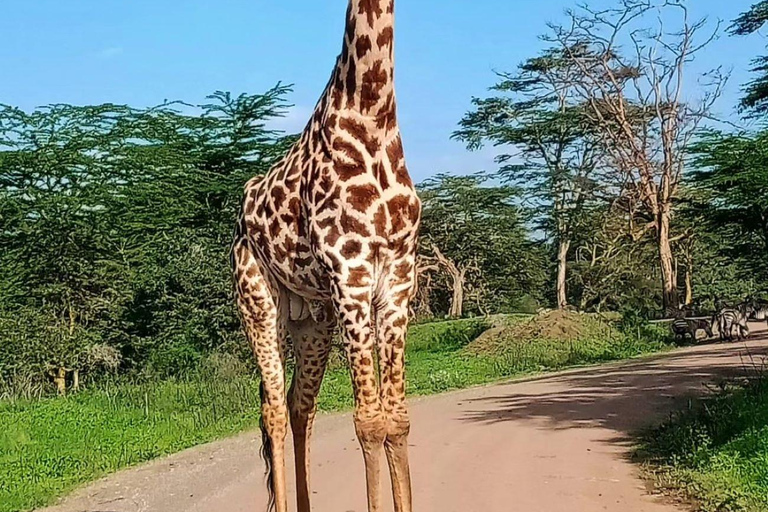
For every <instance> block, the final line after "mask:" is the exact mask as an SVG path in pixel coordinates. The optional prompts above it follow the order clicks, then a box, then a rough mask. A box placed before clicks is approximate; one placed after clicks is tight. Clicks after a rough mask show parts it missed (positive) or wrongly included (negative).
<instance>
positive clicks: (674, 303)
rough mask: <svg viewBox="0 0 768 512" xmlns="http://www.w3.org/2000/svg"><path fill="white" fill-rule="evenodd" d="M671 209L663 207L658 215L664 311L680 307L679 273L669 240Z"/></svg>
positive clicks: (657, 234) (657, 231) (657, 235)
mask: <svg viewBox="0 0 768 512" xmlns="http://www.w3.org/2000/svg"><path fill="white" fill-rule="evenodd" d="M669 217H670V215H669V211H667V209H666V208H665V207H663V206H662V207H661V211H660V212H659V215H658V227H657V230H656V241H657V244H658V249H659V264H660V266H661V285H662V293H663V299H664V311H665V312H669V311H674V310H677V309H678V308H679V305H680V302H679V298H678V296H677V275H676V274H675V265H674V257H673V256H672V245H671V244H670V242H669V220H670V219H669Z"/></svg>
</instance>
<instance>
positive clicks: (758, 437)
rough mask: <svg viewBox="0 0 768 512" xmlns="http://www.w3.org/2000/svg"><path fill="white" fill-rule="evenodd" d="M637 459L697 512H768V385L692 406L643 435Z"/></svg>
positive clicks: (725, 392) (751, 386)
mask: <svg viewBox="0 0 768 512" xmlns="http://www.w3.org/2000/svg"><path fill="white" fill-rule="evenodd" d="M637 455H638V457H639V458H640V459H641V460H643V461H645V462H646V464H647V467H648V468H649V470H650V472H651V474H652V476H653V478H654V479H655V480H656V481H657V483H658V484H659V486H660V487H661V488H662V489H665V490H666V491H668V492H671V493H674V494H676V495H680V496H682V497H684V498H687V499H690V500H692V501H693V502H694V503H695V504H696V506H697V507H698V509H699V510H701V511H704V512H736V511H739V512H758V511H760V512H764V511H766V510H768V381H766V380H761V381H759V382H753V383H751V384H749V385H747V386H745V387H739V388H736V389H726V390H723V391H722V392H721V393H719V394H718V395H716V396H714V397H712V398H710V399H707V400H705V401H703V402H700V403H697V404H695V405H692V406H691V407H689V409H687V410H685V411H683V412H681V413H679V414H678V415H676V416H675V417H673V418H672V419H671V420H670V421H669V422H667V423H666V424H664V425H662V426H661V427H660V428H658V429H655V430H653V431H651V432H649V433H647V434H646V435H645V436H644V437H643V441H642V444H641V446H640V448H639V450H638V454H637Z"/></svg>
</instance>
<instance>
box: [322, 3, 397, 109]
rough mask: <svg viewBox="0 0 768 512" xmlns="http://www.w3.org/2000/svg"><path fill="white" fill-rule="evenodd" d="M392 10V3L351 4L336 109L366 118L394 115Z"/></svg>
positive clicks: (338, 81)
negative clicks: (349, 111) (356, 112)
mask: <svg viewBox="0 0 768 512" xmlns="http://www.w3.org/2000/svg"><path fill="white" fill-rule="evenodd" d="M394 8H395V2H394V0H350V2H349V9H348V10H347V25H346V30H345V33H344V46H343V48H342V53H341V56H340V57H339V60H338V63H337V69H336V80H335V81H334V88H335V89H336V91H335V92H336V95H337V97H336V102H335V103H336V105H335V106H336V107H338V108H345V109H349V110H356V111H358V112H360V113H361V114H363V115H366V116H381V115H384V114H387V113H389V112H393V111H394V21H395V13H394Z"/></svg>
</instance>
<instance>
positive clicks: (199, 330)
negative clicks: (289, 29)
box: [0, 86, 291, 393]
mask: <svg viewBox="0 0 768 512" xmlns="http://www.w3.org/2000/svg"><path fill="white" fill-rule="evenodd" d="M287 91H288V89H287V88H285V87H283V86H277V87H276V88H274V89H272V90H270V91H268V92H267V93H265V94H263V95H241V96H238V97H236V98H233V97H232V96H231V95H229V94H228V93H216V94H214V95H213V96H211V97H210V98H209V102H208V103H206V104H203V105H200V106H198V107H195V106H191V105H187V104H183V103H169V104H164V105H161V106H159V107H156V108H152V109H146V110H139V109H134V108H130V107H126V106H118V105H99V106H93V107H75V106H69V105H53V106H50V107H45V108H41V109H38V110H36V111H34V112H32V113H26V112H23V111H21V110H19V109H15V108H11V107H2V108H1V109H0V222H1V223H0V245H2V246H3V248H4V250H3V251H2V253H0V270H1V271H2V274H3V278H2V279H0V322H2V323H3V324H4V326H7V327H8V329H7V330H6V329H4V330H3V347H4V349H5V351H6V352H7V353H8V354H9V356H8V358H2V359H0V376H2V382H3V383H4V384H3V386H4V387H9V388H14V387H16V385H17V384H15V383H14V382H16V383H26V384H29V382H28V377H29V376H30V375H35V376H36V378H37V379H38V382H36V383H34V386H33V387H34V388H39V387H40V386H41V385H42V383H43V382H44V379H45V375H46V374H45V371H47V370H52V369H56V368H66V369H70V370H81V369H82V370H86V369H87V368H86V365H85V361H86V360H87V354H88V353H89V350H90V348H91V347H93V346H96V345H100V344H104V345H107V346H112V347H114V348H116V349H118V350H119V351H120V353H121V356H122V361H123V369H124V370H129V369H136V370H138V369H151V370H155V371H157V372H159V373H160V374H168V373H171V374H172V373H177V372H180V371H183V370H184V369H185V366H188V365H189V364H192V363H193V362H194V361H195V360H196V359H199V357H200V356H201V354H203V353H205V352H207V351H210V350H212V349H213V348H215V347H221V346H223V345H227V344H228V343H229V342H230V341H231V340H233V339H235V338H238V337H239V334H238V331H239V328H238V325H239V322H238V320H237V317H236V315H235V311H234V308H233V306H232V301H231V296H230V295H231V294H230V284H229V275H228V271H227V268H228V264H227V261H228V249H229V239H230V236H231V229H232V225H233V224H234V220H235V217H236V213H237V209H238V207H239V202H240V196H241V190H242V184H243V183H245V181H247V179H249V178H250V177H252V176H253V175H256V174H262V173H264V172H266V170H267V169H268V168H269V167H270V166H271V165H272V163H273V162H274V161H275V160H276V158H278V157H279V156H280V155H282V153H283V152H284V150H285V148H286V146H287V144H288V143H289V142H290V140H291V139H290V138H288V139H286V138H285V137H283V136H282V135H281V134H279V133H276V132H274V131H271V130H269V129H268V128H267V124H266V123H267V122H268V121H269V120H270V119H271V118H274V117H276V116H279V115H281V113H282V112H283V111H284V109H285V107H286V106H287V104H286V103H285V101H284V99H283V97H284V95H285V94H286V92H287ZM31 326H34V328H32V327H31ZM30 347H37V348H38V349H40V350H35V349H31V348H30ZM42 348H44V349H45V350H42ZM29 350H32V351H33V352H34V357H22V356H19V354H26V353H27V351H29ZM3 391H5V392H8V391H9V389H2V390H0V393H1V392H3Z"/></svg>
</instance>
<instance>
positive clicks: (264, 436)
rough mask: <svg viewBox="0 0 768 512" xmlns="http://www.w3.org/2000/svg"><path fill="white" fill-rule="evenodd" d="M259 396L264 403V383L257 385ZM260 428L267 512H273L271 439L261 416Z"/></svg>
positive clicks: (273, 479) (273, 489) (273, 483)
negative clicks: (267, 499)
mask: <svg viewBox="0 0 768 512" xmlns="http://www.w3.org/2000/svg"><path fill="white" fill-rule="evenodd" d="M259 395H260V396H261V403H265V400H266V398H267V393H266V390H265V389H264V382H263V381H262V382H260V383H259ZM259 426H260V427H261V458H262V459H263V460H264V466H266V472H265V474H266V478H267V492H268V493H269V501H268V503H267V512H273V511H274V510H276V508H277V502H276V501H275V477H274V474H273V473H272V438H270V437H269V432H267V425H266V424H265V423H264V416H263V415H262V416H261V419H260V421H259Z"/></svg>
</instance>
